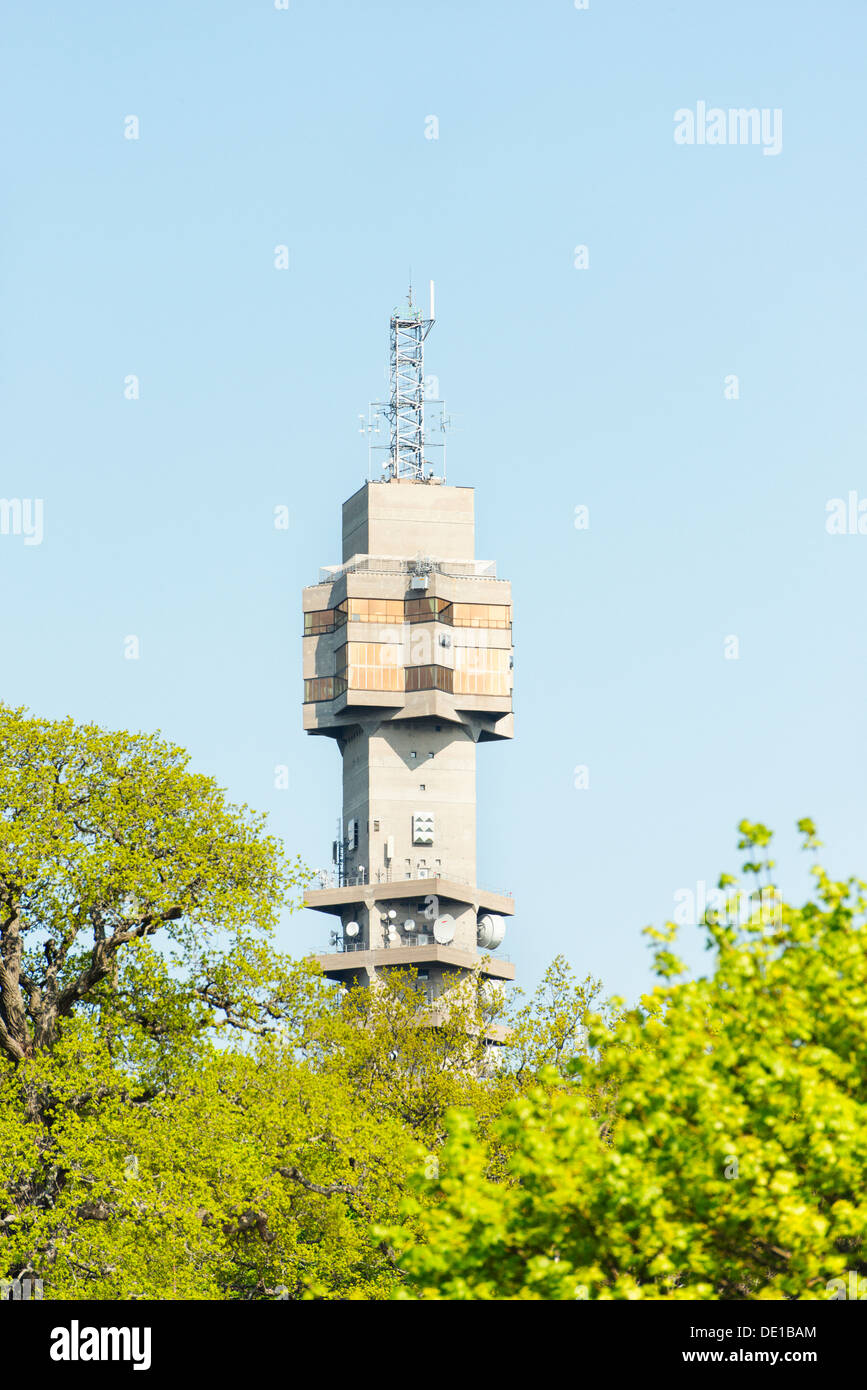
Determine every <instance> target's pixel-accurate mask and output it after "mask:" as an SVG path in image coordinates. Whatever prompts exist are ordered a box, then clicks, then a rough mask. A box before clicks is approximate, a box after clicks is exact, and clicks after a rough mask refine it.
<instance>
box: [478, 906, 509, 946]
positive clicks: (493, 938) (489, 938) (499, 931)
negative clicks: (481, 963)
mask: <svg viewBox="0 0 867 1390" xmlns="http://www.w3.org/2000/svg"><path fill="white" fill-rule="evenodd" d="M505 935H506V924H505V922H504V921H503V919H502V917H498V916H495V915H494V913H490V914H489V915H488V914H486V915H485V916H484V917H480V918H479V923H478V928H477V930H476V941H477V942H478V944H479V945H480V946H481V947H482V950H484V951H496V949H497V947H498V946H502V944H503V937H504V936H505Z"/></svg>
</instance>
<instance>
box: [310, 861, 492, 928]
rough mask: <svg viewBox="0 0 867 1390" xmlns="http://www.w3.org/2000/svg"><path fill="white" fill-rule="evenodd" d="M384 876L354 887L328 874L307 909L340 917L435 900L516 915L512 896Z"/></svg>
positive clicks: (438, 880) (440, 880)
mask: <svg viewBox="0 0 867 1390" xmlns="http://www.w3.org/2000/svg"><path fill="white" fill-rule="evenodd" d="M381 875H382V876H381V877H380V878H377V879H376V881H374V882H373V883H361V882H359V881H358V877H360V876H355V877H356V881H355V882H353V883H345V882H341V881H340V879H339V878H338V876H337V875H336V874H335V875H334V878H333V879H331V878H330V876H329V875H327V874H325V875H320V878H319V882H320V883H322V884H323V885H324V886H322V887H319V888H308V889H307V891H306V893H305V895H304V906H305V907H312V908H315V909H316V911H317V912H330V913H332V914H333V915H334V916H335V917H340V916H341V915H342V913H343V911H344V910H345V909H346V908H347V907H354V906H356V905H360V906H364V907H367V908H368V909H369V908H371V907H373V906H374V904H375V903H377V902H383V901H389V902H390V901H392V900H394V901H398V900H400V901H406V900H407V899H410V898H420V897H427V896H431V897H437V898H442V899H443V900H444V901H448V902H455V903H464V904H466V906H467V907H472V908H474V909H475V911H476V912H477V913H478V912H491V913H495V914H496V915H497V916H499V917H513V916H514V915H515V899H514V897H513V896H512V894H511V893H505V892H496V891H493V890H491V889H486V888H479V887H478V886H477V885H476V884H473V883H463V882H461V880H460V879H457V878H450V877H449V876H448V875H447V874H442V875H439V876H437V877H430V878H406V877H402V878H398V877H394V878H392V877H391V876H390V874H389V871H388V870H382V871H381Z"/></svg>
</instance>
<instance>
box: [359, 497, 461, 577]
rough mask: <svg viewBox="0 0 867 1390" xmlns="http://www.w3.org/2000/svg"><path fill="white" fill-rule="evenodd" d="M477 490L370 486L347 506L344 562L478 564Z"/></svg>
mask: <svg viewBox="0 0 867 1390" xmlns="http://www.w3.org/2000/svg"><path fill="white" fill-rule="evenodd" d="M474 547H475V523H474V518H473V489H472V488H471V487H447V486H446V485H445V484H443V483H435V482H431V483H419V482H414V481H412V480H410V479H401V480H399V481H398V480H396V479H392V480H391V481H390V482H386V483H365V484H364V486H363V487H362V488H360V489H359V490H358V492H356V493H354V494H353V496H352V497H350V498H349V500H348V501H346V502H344V504H343V559H344V561H346V560H351V559H352V556H353V555H397V556H400V557H402V558H404V559H409V560H413V559H415V558H416V557H417V556H419V555H429V556H432V557H435V558H436V559H439V560H472V558H473V555H474Z"/></svg>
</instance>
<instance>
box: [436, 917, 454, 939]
mask: <svg viewBox="0 0 867 1390" xmlns="http://www.w3.org/2000/svg"><path fill="white" fill-rule="evenodd" d="M454 934H455V919H454V917H451V916H450V915H449V914H448V913H447V912H444V913H443V915H442V917H438V918H437V919H436V921H435V922H434V941H438V942H439V944H440V945H441V946H446V945H448V943H449V942H450V941H451V940H452V939H453V937H454Z"/></svg>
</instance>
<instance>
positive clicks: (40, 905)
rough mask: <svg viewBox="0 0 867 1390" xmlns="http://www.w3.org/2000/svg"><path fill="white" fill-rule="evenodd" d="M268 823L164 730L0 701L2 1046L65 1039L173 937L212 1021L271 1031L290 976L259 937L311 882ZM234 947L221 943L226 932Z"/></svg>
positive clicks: (202, 1014) (14, 1056)
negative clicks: (128, 971)
mask: <svg viewBox="0 0 867 1390" xmlns="http://www.w3.org/2000/svg"><path fill="white" fill-rule="evenodd" d="M301 881H302V880H301V872H300V866H299V865H297V864H296V865H294V866H289V865H287V864H286V863H285V861H284V860H283V858H282V855H281V853H280V850H279V847H278V845H277V844H276V842H275V841H274V840H273V839H272V838H271V837H270V836H268V835H266V834H265V831H264V826H263V822H262V819H261V817H257V816H254V815H253V814H251V813H250V812H249V811H248V809H247V808H246V807H236V806H231V805H230V804H228V803H227V802H226V800H225V797H224V795H223V793H222V792H221V790H220V789H219V787H217V785H216V784H215V783H214V782H213V781H212V779H211V778H209V777H204V776H201V775H197V774H194V773H192V772H190V771H189V770H188V759H187V756H186V754H185V753H184V752H183V751H182V750H181V749H179V748H177V747H175V746H174V745H172V744H169V743H167V742H165V741H164V740H162V739H161V738H159V737H157V736H155V735H143V734H126V733H108V732H105V731H103V730H101V729H98V728H96V727H94V726H92V725H84V726H76V725H75V724H74V723H73V721H72V720H71V719H67V720H63V721H62V722H59V723H57V722H51V721H48V720H44V719H36V718H32V717H28V715H27V713H26V712H25V711H23V710H20V709H18V710H12V709H9V708H7V707H5V706H0V1053H2V1054H5V1055H6V1057H7V1058H9V1059H10V1060H11V1061H13V1062H20V1061H23V1060H24V1059H27V1058H31V1057H33V1056H34V1055H35V1054H37V1053H39V1052H40V1051H42V1050H44V1049H48V1048H51V1047H53V1046H54V1045H55V1044H56V1042H57V1040H58V1037H59V1035H60V1031H61V1029H62V1026H63V1024H64V1021H65V1020H67V1019H68V1018H70V1017H71V1015H72V1014H73V1013H74V1012H75V1011H76V1010H79V1009H81V1007H82V1006H84V1005H89V1004H90V1003H91V1002H92V1001H93V999H94V997H95V991H96V990H97V987H98V986H100V984H101V983H102V982H103V981H109V982H111V981H116V980H117V973H118V966H119V960H120V957H121V955H122V954H123V952H124V950H125V949H126V948H127V947H128V946H129V945H130V943H132V942H136V941H142V940H146V939H149V938H152V937H154V936H156V935H157V934H159V935H160V936H161V937H164V938H165V939H166V941H167V944H168V946H169V947H170V948H171V951H172V959H173V963H174V965H175V968H176V970H177V971H179V972H180V976H181V978H182V979H183V981H184V990H185V995H186V997H187V998H188V999H190V1000H195V1001H196V1003H197V1005H198V1019H199V1021H200V1022H202V1023H205V1022H207V1023H220V1024H222V1025H223V1026H225V1027H236V1028H264V1027H267V1026H268V1025H269V1021H270V1022H272V1023H273V1022H274V1021H276V1019H278V1018H279V1017H280V1016H281V1010H282V1004H283V1001H282V1000H281V997H280V994H281V980H280V978H279V975H278V976H277V977H276V978H273V979H272V978H268V977H267V970H266V971H265V973H264V974H263V972H262V968H261V967H262V966H263V965H266V963H267V964H270V962H266V959H265V957H263V955H262V953H261V950H260V949H259V942H260V941H261V940H262V939H263V938H267V936H268V934H269V932H270V930H271V929H272V927H273V924H274V921H275V920H276V914H277V912H278V911H279V909H280V907H281V905H282V903H283V901H284V900H285V897H286V895H287V893H288V891H289V890H290V888H292V887H293V886H294V885H297V884H299V883H300V882H301ZM221 933H222V934H226V935H227V936H228V938H229V939H230V941H231V946H232V949H231V950H230V951H227V950H226V949H224V948H223V949H219V950H218V949H216V943H217V941H218V938H219V937H220V934H221Z"/></svg>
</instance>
